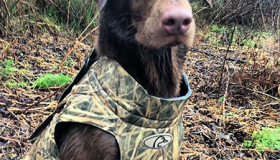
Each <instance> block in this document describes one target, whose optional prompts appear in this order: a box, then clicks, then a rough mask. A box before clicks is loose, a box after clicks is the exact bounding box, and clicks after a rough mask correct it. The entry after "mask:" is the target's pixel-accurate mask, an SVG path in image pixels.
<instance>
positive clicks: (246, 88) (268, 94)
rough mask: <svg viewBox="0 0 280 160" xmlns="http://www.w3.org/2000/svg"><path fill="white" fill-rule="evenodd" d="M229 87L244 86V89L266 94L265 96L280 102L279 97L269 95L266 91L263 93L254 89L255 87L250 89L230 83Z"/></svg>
mask: <svg viewBox="0 0 280 160" xmlns="http://www.w3.org/2000/svg"><path fill="white" fill-rule="evenodd" d="M231 87H239V88H244V89H247V90H249V91H252V92H256V93H259V94H262V95H265V96H267V97H270V98H272V99H275V100H277V101H278V102H279V103H280V99H279V98H277V97H274V96H272V95H269V94H266V93H264V92H261V91H258V90H255V89H251V88H248V87H244V86H240V85H232V86H231Z"/></svg>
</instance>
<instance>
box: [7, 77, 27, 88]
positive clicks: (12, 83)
mask: <svg viewBox="0 0 280 160" xmlns="http://www.w3.org/2000/svg"><path fill="white" fill-rule="evenodd" d="M4 86H6V87H9V88H17V87H21V88H25V87H26V86H28V82H19V83H18V82H16V81H15V80H13V79H9V80H8V81H6V82H5V83H4Z"/></svg>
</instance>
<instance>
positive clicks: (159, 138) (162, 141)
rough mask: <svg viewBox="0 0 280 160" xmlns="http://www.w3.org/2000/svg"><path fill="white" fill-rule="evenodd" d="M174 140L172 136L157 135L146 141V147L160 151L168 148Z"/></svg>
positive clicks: (144, 142)
mask: <svg viewBox="0 0 280 160" xmlns="http://www.w3.org/2000/svg"><path fill="white" fill-rule="evenodd" d="M172 140H173V136H172V135H171V134H156V135H152V136H149V137H147V138H145V139H144V141H143V144H144V146H146V147H148V148H152V149H160V148H163V147H165V146H167V145H168V144H169V143H170V142H171V141H172Z"/></svg>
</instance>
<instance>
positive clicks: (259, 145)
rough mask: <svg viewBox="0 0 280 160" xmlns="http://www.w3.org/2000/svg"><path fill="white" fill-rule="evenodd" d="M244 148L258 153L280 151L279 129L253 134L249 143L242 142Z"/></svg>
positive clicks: (264, 130) (268, 129)
mask: <svg viewBox="0 0 280 160" xmlns="http://www.w3.org/2000/svg"><path fill="white" fill-rule="evenodd" d="M244 147H245V148H255V149H256V150H257V151H258V152H259V153H261V152H263V151H271V150H280V127H279V126H277V127H276V129H271V128H264V129H263V130H261V131H260V132H254V133H253V134H252V137H251V140H250V141H245V142H244Z"/></svg>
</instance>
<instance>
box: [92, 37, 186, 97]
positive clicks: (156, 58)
mask: <svg viewBox="0 0 280 160" xmlns="http://www.w3.org/2000/svg"><path fill="white" fill-rule="evenodd" d="M100 38H101V37H100ZM103 40H104V38H101V39H99V43H98V47H97V50H98V52H99V54H101V56H107V57H108V58H110V59H114V60H116V61H117V62H118V63H120V65H121V66H122V67H123V68H124V69H125V70H126V71H127V72H128V73H129V74H130V75H131V76H132V77H133V78H134V79H135V80H136V81H138V82H139V83H140V84H141V85H142V86H143V87H144V88H145V89H146V90H147V91H148V93H149V94H151V95H154V96H159V97H165V98H168V97H176V96H178V95H179V93H180V82H181V79H182V73H183V66H184V61H185V59H186V56H185V53H186V52H185V51H186V50H185V49H184V48H181V49H178V51H177V52H176V53H174V52H175V51H174V52H172V51H171V49H170V48H162V49H158V50H153V49H148V48H144V47H143V48H142V46H138V45H136V46H128V45H125V44H122V45H121V44H120V45H119V46H115V45H116V44H111V43H109V42H104V41H103ZM100 42H101V43H100ZM100 44H102V45H100ZM174 50H176V49H174Z"/></svg>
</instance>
